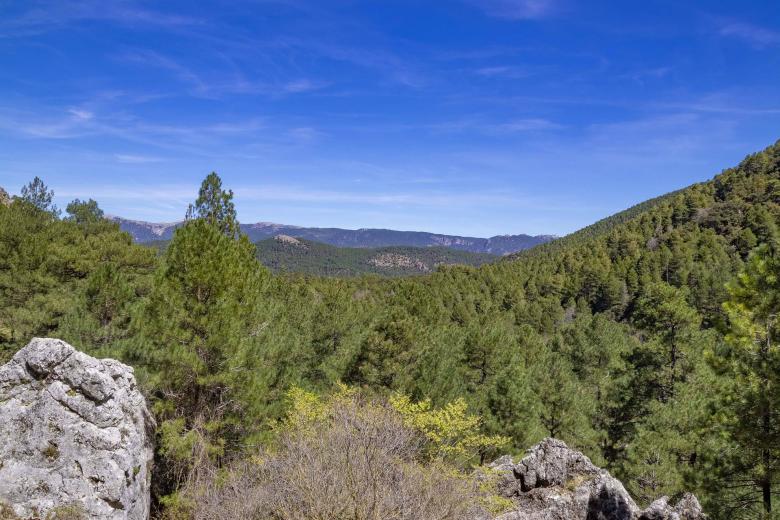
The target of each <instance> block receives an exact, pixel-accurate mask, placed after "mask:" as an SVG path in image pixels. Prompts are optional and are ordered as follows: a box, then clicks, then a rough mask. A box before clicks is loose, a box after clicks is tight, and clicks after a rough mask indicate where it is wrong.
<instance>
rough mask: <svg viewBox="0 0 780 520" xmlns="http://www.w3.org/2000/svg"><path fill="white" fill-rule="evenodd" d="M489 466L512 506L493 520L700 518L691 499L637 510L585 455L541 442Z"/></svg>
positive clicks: (556, 442) (620, 486)
mask: <svg viewBox="0 0 780 520" xmlns="http://www.w3.org/2000/svg"><path fill="white" fill-rule="evenodd" d="M489 467H491V468H492V469H493V471H496V472H498V473H499V474H500V475H501V478H502V480H501V481H500V482H499V485H498V489H499V493H501V495H502V496H504V497H505V498H510V499H512V501H513V502H514V503H515V506H516V507H515V508H514V510H513V511H510V512H508V513H504V514H503V515H501V516H499V517H498V518H497V519H496V520H704V519H705V518H706V517H705V515H704V514H703V512H702V510H701V506H700V505H699V501H698V500H697V499H696V497H695V496H693V495H691V494H686V495H685V496H684V497H683V498H682V499H681V500H680V502H679V503H678V504H676V505H675V506H672V505H670V504H669V499H668V498H667V497H662V498H660V499H658V500H656V501H655V502H653V503H652V504H651V505H650V506H649V507H648V508H647V509H645V510H641V509H640V508H639V507H638V506H637V505H636V503H635V502H634V500H633V499H632V498H631V496H629V494H628V492H627V491H626V489H625V488H624V487H623V484H621V483H620V481H619V480H617V479H616V478H614V477H612V476H611V475H610V474H609V472H607V471H606V470H604V469H601V468H598V467H596V466H595V465H594V464H593V463H592V462H591V461H590V459H588V457H586V456H585V455H583V454H582V453H580V452H578V451H576V450H572V449H570V448H569V447H568V446H566V444H565V443H563V442H561V441H559V440H556V439H545V440H543V441H542V442H540V443H539V444H537V445H536V446H534V447H533V448H531V449H530V450H528V452H527V453H526V456H525V457H524V458H523V459H522V460H521V461H520V462H519V463H517V464H514V463H513V462H512V461H511V459H507V458H506V457H502V458H501V459H499V460H497V461H496V462H494V463H493V464H491V465H490V466H489Z"/></svg>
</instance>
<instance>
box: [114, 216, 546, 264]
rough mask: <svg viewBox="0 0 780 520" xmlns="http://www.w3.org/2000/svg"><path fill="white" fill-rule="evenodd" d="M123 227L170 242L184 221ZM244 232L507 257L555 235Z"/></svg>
mask: <svg viewBox="0 0 780 520" xmlns="http://www.w3.org/2000/svg"><path fill="white" fill-rule="evenodd" d="M109 218H110V219H111V220H113V221H114V222H117V223H118V224H119V227H120V228H121V229H122V231H126V232H128V233H130V235H132V237H133V238H134V239H135V241H136V242H141V243H145V242H152V241H156V240H169V239H170V238H171V237H172V236H173V231H174V230H175V229H176V227H178V226H180V225H181V222H169V223H154V222H143V221H139V220H128V219H123V218H121V217H116V216H112V217H109ZM241 231H243V232H244V233H245V234H246V235H247V236H248V237H249V239H250V240H251V241H252V242H258V241H260V240H265V239H268V238H272V237H274V236H276V235H288V236H292V237H296V238H303V239H306V240H312V241H315V242H321V243H323V244H329V245H332V246H337V247H388V246H412V247H435V246H441V247H447V248H450V249H455V250H459V251H470V252H472V253H488V254H492V255H506V254H510V253H514V252H517V251H522V250H524V249H528V248H531V247H534V246H536V245H538V244H543V243H545V242H549V241H550V240H552V239H553V238H554V237H553V236H552V235H536V236H532V235H497V236H494V237H490V238H477V237H465V236H456V235H442V234H437V233H426V232H423V231H396V230H392V229H340V228H307V227H299V226H289V225H285V224H274V223H271V222H258V223H255V224H242V225H241Z"/></svg>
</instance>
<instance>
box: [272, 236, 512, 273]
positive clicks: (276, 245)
mask: <svg viewBox="0 0 780 520" xmlns="http://www.w3.org/2000/svg"><path fill="white" fill-rule="evenodd" d="M257 257H258V259H259V260H260V261H261V262H262V263H263V264H264V265H265V266H267V267H269V268H270V269H272V270H274V271H283V272H296V273H305V274H312V275H320V276H338V277H343V276H357V275H361V274H378V275H382V276H408V275H416V274H425V273H430V272H432V271H435V270H436V268H437V267H438V266H439V265H453V264H460V265H474V266H476V265H483V264H486V263H489V262H492V261H495V260H496V259H497V258H498V257H496V256H494V255H489V254H486V253H471V252H469V251H458V250H453V249H449V248H446V247H441V246H436V247H407V246H391V247H381V248H352V247H336V246H332V245H329V244H323V243H320V242H314V241H311V240H306V239H299V238H293V237H291V236H288V235H276V236H275V237H273V238H269V239H266V240H262V241H260V242H257Z"/></svg>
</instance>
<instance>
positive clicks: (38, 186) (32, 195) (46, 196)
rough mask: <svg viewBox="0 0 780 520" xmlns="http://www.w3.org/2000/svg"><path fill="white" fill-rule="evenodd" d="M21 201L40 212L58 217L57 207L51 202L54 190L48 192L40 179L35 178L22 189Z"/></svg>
mask: <svg viewBox="0 0 780 520" xmlns="http://www.w3.org/2000/svg"><path fill="white" fill-rule="evenodd" d="M21 199H22V200H23V201H25V202H27V203H28V204H30V205H32V206H33V207H35V208H37V209H39V210H41V211H47V212H49V213H51V214H52V215H54V216H58V215H59V210H58V209H57V206H55V205H54V204H53V202H52V201H53V199H54V190H50V189H49V188H48V186H46V185H45V184H44V183H43V181H42V180H41V178H40V177H35V178H34V179H33V180H32V181H31V182H29V183H28V184H27V185H25V186H24V187H22V192H21Z"/></svg>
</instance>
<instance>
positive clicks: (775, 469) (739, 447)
mask: <svg viewBox="0 0 780 520" xmlns="http://www.w3.org/2000/svg"><path fill="white" fill-rule="evenodd" d="M729 293H730V295H731V298H730V299H729V300H728V301H727V302H726V303H725V304H724V309H725V310H726V313H727V314H728V317H729V323H730V328H729V331H728V334H727V336H726V344H727V345H726V346H724V347H723V348H720V349H716V350H712V351H710V353H709V354H710V356H709V360H710V362H711V364H712V366H713V367H714V368H715V370H716V371H717V373H718V374H719V375H721V377H723V381H724V382H727V384H725V385H724V389H723V391H722V392H721V393H719V394H718V407H717V415H716V416H715V418H714V420H715V422H716V425H717V426H718V428H719V429H720V430H721V431H722V433H723V434H724V435H725V436H726V438H727V439H728V441H729V442H730V444H731V445H732V446H733V448H734V449H732V450H729V452H728V456H727V458H726V460H725V461H724V462H725V464H723V465H722V466H720V468H719V471H718V472H717V476H718V477H720V480H721V481H722V482H734V481H738V482H740V483H742V485H741V486H739V487H735V488H732V489H734V490H735V491H734V492H732V493H729V494H728V495H727V496H725V497H724V500H723V501H722V502H721V504H720V509H722V510H725V511H729V510H734V509H742V510H747V511H748V512H750V511H755V513H754V514H756V513H757V514H759V515H761V514H763V515H765V516H766V517H769V516H770V515H771V513H772V505H773V504H772V498H773V495H774V494H776V493H777V487H778V485H780V448H779V447H780V351H778V346H777V343H778V340H779V339H780V329H778V327H777V326H776V323H777V315H778V312H780V257H778V255H777V252H776V250H775V249H774V248H772V247H770V246H768V245H764V246H762V247H761V248H759V249H758V250H756V251H755V252H754V253H753V254H752V255H751V256H750V258H749V260H748V263H747V265H746V266H745V268H744V269H743V270H742V272H740V273H739V275H738V276H737V277H736V278H735V280H734V281H733V282H732V283H731V284H730V285H729Z"/></svg>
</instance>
